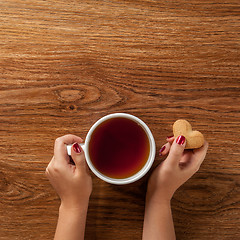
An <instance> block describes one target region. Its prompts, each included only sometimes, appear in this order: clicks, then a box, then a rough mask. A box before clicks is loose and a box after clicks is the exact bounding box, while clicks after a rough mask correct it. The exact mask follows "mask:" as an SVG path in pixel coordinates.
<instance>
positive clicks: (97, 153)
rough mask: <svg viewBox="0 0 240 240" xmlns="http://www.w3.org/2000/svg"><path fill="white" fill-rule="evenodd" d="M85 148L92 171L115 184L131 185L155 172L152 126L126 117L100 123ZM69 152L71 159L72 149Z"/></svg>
mask: <svg viewBox="0 0 240 240" xmlns="http://www.w3.org/2000/svg"><path fill="white" fill-rule="evenodd" d="M81 146H82V148H83V150H84V153H85V157H86V162H87V164H88V166H89V168H90V169H91V171H92V172H93V173H94V174H95V175H96V176H97V177H99V178H100V179H102V180H104V181H106V182H108V183H112V184H128V183H132V182H135V181H137V180H138V179H140V178H142V177H143V176H144V175H145V174H146V173H147V172H148V170H149V169H150V168H151V166H152V164H153V162H154V159H155V153H156V145H155V141H154V138H153V135H152V133H151V131H150V129H149V128H148V126H147V125H146V124H145V123H144V122H143V121H142V120H141V119H139V118H137V117H135V116H133V115H131V114H126V113H114V114H109V115H107V116H105V117H103V118H101V119H99V120H98V121H97V122H96V123H95V124H94V125H93V126H92V127H91V128H90V130H89V132H88V133H87V136H86V140H85V143H84V144H81ZM67 150H68V154H69V155H71V145H68V146H67Z"/></svg>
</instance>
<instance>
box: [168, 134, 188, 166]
mask: <svg viewBox="0 0 240 240" xmlns="http://www.w3.org/2000/svg"><path fill="white" fill-rule="evenodd" d="M185 146H186V139H185V137H184V136H178V137H177V138H176V139H175V140H174V142H173V144H172V146H171V148H170V151H169V155H168V157H167V161H168V163H169V164H172V165H175V166H178V165H179V162H180V159H181V157H182V154H183V151H184V148H185Z"/></svg>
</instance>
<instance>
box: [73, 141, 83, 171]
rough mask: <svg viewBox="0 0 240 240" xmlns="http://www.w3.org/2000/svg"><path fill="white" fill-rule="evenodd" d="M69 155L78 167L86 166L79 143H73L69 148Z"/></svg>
mask: <svg viewBox="0 0 240 240" xmlns="http://www.w3.org/2000/svg"><path fill="white" fill-rule="evenodd" d="M71 157H72V159H73V161H74V163H75V165H76V167H77V168H78V169H82V168H85V167H86V160H85V154H84V151H83V149H82V147H81V146H80V144H79V143H77V142H76V143H74V144H73V145H72V149H71Z"/></svg>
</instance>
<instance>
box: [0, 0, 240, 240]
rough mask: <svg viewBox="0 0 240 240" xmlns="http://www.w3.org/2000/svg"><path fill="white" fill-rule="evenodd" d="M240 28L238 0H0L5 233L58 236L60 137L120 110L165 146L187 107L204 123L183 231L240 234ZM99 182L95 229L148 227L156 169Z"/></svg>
mask: <svg viewBox="0 0 240 240" xmlns="http://www.w3.org/2000/svg"><path fill="white" fill-rule="evenodd" d="M239 30H240V2H239V0H228V1H225V0H218V1H210V0H197V1H196V0H189V1H183V0H180V1H154V0H143V1H138V0H131V1H130V0H124V1H123V0H111V1H110V0H109V1H102V0H100V1H93V0H82V1H80V0H69V1H66V0H65V1H63V0H55V1H54V0H47V1H45V0H36V1H30V0H5V1H3V0H2V1H0V81H1V82H0V239H1V240H14V239H17V240H20V239H21V240H22V239H24V240H25V239H34V240H35V239H45V240H47V239H53V235H54V231H55V227H56V221H57V214H58V206H59V199H58V197H57V195H56V193H55V192H54V190H53V189H52V187H51V186H50V184H49V182H48V180H47V179H46V178H45V175H44V171H45V168H46V166H47V164H48V162H49V161H50V159H51V156H52V154H53V143H54V140H55V138H57V137H59V136H61V135H64V134H67V133H73V134H76V135H79V136H81V137H83V138H84V137H86V134H87V132H88V130H89V128H90V127H91V125H92V124H93V123H94V122H95V121H96V120H97V119H99V118H100V117H102V116H104V115H106V114H109V113H113V112H126V113H131V114H134V115H136V116H137V117H139V118H141V119H142V120H144V121H145V122H146V123H147V124H148V125H149V127H150V129H151V130H152V132H153V135H154V137H155V140H156V145H157V149H158V150H159V149H160V147H161V145H162V144H164V143H165V138H166V136H167V135H171V132H172V130H171V128H172V124H173V122H174V121H175V120H176V119H179V118H184V119H188V120H189V121H190V122H191V123H192V125H193V126H194V128H196V129H198V130H200V131H202V132H203V133H204V135H205V137H206V139H207V140H208V142H209V144H210V146H209V151H208V154H207V157H206V159H205V161H204V163H203V165H202V167H201V169H200V171H199V172H198V173H197V174H196V175H194V177H193V178H192V179H191V180H189V181H188V182H187V183H186V184H184V185H183V186H182V187H181V188H180V189H179V190H178V191H177V193H176V194H175V195H174V198H173V200H172V208H173V217H174V222H175V228H176V234H177V239H180V240H181V239H183V240H188V239H189V240H203V239H213V240H215V239H216V240H223V239H224V240H226V239H229V240H230V239H231V240H237V239H240V188H239V187H240V160H239V159H240V150H239V148H240V127H239V122H240V107H239V100H240V97H239V96H240V78H239V70H240V69H239V65H240V58H239V50H240V47H239V46H240V34H239V33H240V31H239ZM159 161H160V157H159V156H158V155H157V156H156V163H155V165H156V164H157V163H159ZM93 183H94V189H93V194H92V196H91V200H90V205H89V213H88V218H87V227H86V239H87V240H88V239H90V240H93V239H99V240H100V239H104V240H107V239H111V240H118V239H121V240H122V239H127V240H128V239H134V240H135V239H141V235H142V224H143V214H144V197H145V186H146V178H144V179H142V180H140V181H138V182H136V183H134V184H130V185H126V186H114V185H110V184H107V183H105V182H103V181H101V180H99V179H97V178H96V177H94V176H93Z"/></svg>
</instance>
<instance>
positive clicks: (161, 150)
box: [159, 146, 166, 156]
mask: <svg viewBox="0 0 240 240" xmlns="http://www.w3.org/2000/svg"><path fill="white" fill-rule="evenodd" d="M165 148H166V146H163V147H162V148H161V149H160V151H159V156H162V152H163V151H164V150H165Z"/></svg>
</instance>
